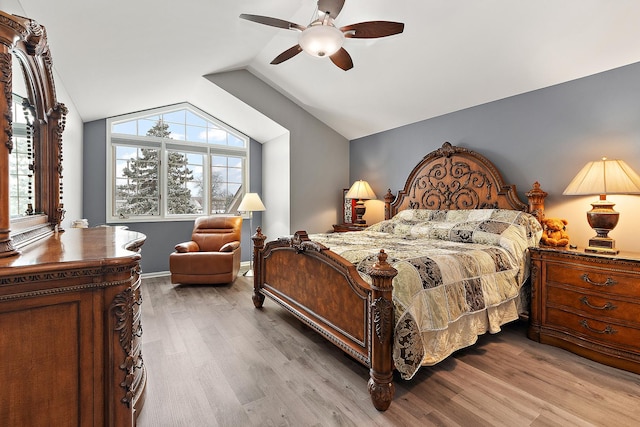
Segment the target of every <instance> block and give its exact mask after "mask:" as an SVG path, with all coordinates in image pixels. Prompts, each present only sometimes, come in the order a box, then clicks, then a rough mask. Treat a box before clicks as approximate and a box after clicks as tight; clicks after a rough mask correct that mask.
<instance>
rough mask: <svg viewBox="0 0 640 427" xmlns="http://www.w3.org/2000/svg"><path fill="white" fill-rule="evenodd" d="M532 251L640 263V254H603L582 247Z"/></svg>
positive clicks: (542, 247) (545, 248)
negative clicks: (587, 250)
mask: <svg viewBox="0 0 640 427" xmlns="http://www.w3.org/2000/svg"><path fill="white" fill-rule="evenodd" d="M531 250H533V251H535V252H539V253H543V254H544V253H546V254H552V255H559V256H563V255H567V256H572V257H576V256H577V257H584V258H591V259H594V260H596V259H597V260H603V259H605V260H606V259H609V260H612V261H614V260H621V261H632V262H638V263H640V252H631V251H620V252H619V253H617V254H603V253H593V252H585V250H584V248H580V247H578V248H576V249H569V248H556V247H551V246H539V247H536V248H531Z"/></svg>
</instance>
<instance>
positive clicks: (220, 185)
mask: <svg viewBox="0 0 640 427" xmlns="http://www.w3.org/2000/svg"><path fill="white" fill-rule="evenodd" d="M238 159H240V162H238ZM229 164H237V165H238V166H239V167H229V166H228V165H229ZM211 165H212V166H211V211H210V213H212V214H215V213H230V212H231V208H232V206H235V205H236V202H237V201H238V199H239V198H240V189H241V188H242V183H243V177H244V162H243V161H242V159H241V158H238V157H237V156H211Z"/></svg>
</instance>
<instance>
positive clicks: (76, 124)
mask: <svg viewBox="0 0 640 427" xmlns="http://www.w3.org/2000/svg"><path fill="white" fill-rule="evenodd" d="M54 65H55V57H54ZM54 79H55V83H56V93H57V96H58V102H61V103H63V104H64V105H65V106H66V107H67V109H68V110H69V112H68V114H67V121H66V126H65V128H64V132H63V134H62V155H63V157H62V167H63V171H62V185H63V194H62V195H63V198H62V201H63V202H64V209H65V210H66V211H67V212H66V214H65V217H64V221H63V222H62V226H63V227H64V228H69V227H70V226H71V222H73V221H74V220H76V219H80V218H82V145H83V144H82V142H83V140H82V129H83V123H82V118H81V117H80V115H79V114H78V110H77V109H76V108H75V106H74V104H73V101H72V100H71V98H70V97H69V95H68V94H67V91H66V90H65V88H64V85H63V84H62V80H61V79H60V78H59V76H58V73H56V72H55V71H54ZM89 225H90V226H91V225H95V224H89Z"/></svg>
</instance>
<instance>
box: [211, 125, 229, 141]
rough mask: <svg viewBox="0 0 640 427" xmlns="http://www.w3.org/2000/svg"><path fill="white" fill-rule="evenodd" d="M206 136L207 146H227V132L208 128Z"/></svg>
mask: <svg viewBox="0 0 640 427" xmlns="http://www.w3.org/2000/svg"><path fill="white" fill-rule="evenodd" d="M208 135H209V137H208V142H209V144H218V145H227V132H225V131H223V130H221V129H212V128H209V132H208Z"/></svg>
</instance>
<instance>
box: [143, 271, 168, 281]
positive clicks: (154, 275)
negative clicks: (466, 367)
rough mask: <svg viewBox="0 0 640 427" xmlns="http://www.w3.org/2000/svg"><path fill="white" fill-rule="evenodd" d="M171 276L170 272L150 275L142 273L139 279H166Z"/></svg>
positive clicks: (155, 272)
mask: <svg viewBox="0 0 640 427" xmlns="http://www.w3.org/2000/svg"><path fill="white" fill-rule="evenodd" d="M167 276H171V272H170V271H154V272H152V273H142V275H141V277H142V278H143V279H153V278H155V277H167Z"/></svg>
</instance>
